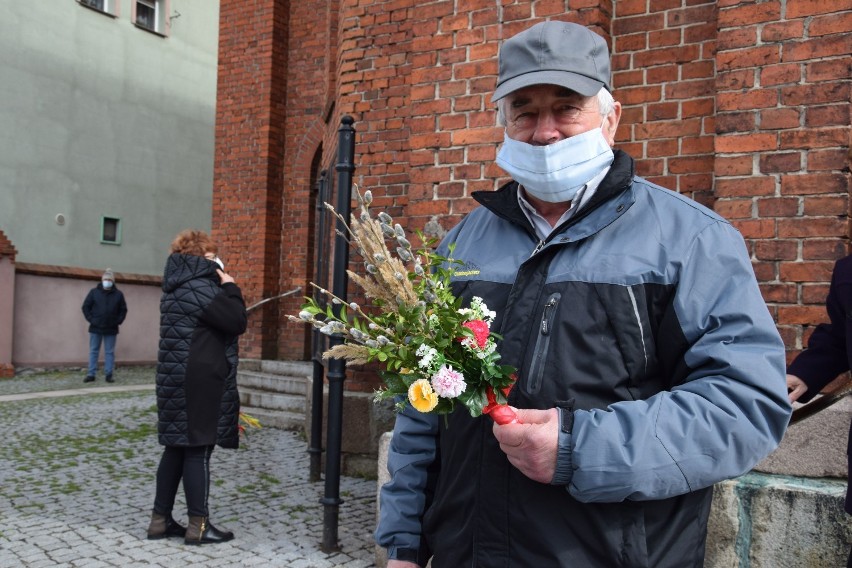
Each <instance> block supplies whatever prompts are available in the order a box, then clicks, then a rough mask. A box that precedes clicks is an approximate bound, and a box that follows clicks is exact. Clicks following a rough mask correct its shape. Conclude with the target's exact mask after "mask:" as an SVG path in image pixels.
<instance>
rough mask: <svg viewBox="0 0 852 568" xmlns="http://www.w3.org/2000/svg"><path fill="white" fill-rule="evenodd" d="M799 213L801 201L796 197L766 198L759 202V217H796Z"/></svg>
mask: <svg viewBox="0 0 852 568" xmlns="http://www.w3.org/2000/svg"><path fill="white" fill-rule="evenodd" d="M798 212H799V200H798V199H796V198H794V197H764V198H760V199H758V200H757V216H758V217H760V218H766V217H794V216H796V215H797V214H798Z"/></svg>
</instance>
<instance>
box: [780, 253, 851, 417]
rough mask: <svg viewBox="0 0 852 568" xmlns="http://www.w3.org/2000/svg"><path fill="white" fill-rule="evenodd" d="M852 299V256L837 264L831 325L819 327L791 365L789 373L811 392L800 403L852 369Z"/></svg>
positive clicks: (829, 304)
mask: <svg viewBox="0 0 852 568" xmlns="http://www.w3.org/2000/svg"><path fill="white" fill-rule="evenodd" d="M848 298H852V257H846V258H845V259H842V260H840V261H838V262H837V263H836V264H835V265H834V271H833V272H832V275H831V285H830V286H829V290H828V298H827V299H826V302H825V307H826V310H827V311H828V318H829V323H823V324H820V325H818V326H817V327H816V329H815V330H814V332H813V334H811V338H810V340H808V348H807V349H806V350H804V351H802V352H801V353H800V354H799V356H798V357H796V359H795V360H794V361H793V362H792V363H791V364H790V367H789V368H788V369H787V372H788V373H790V374H791V375H796V376H797V377H799V378H800V379H802V380H803V381H804V382H805V384H806V385H808V390H807V391H806V392H805V394H803V395H802V396H801V397H800V398H799V402H808V401H809V400H811V399H812V398H813V397H815V396H816V395H817V394H818V393H819V391H821V390H822V389H823V387H825V386H826V385H827V384H828V383H830V382H831V381H833V380H834V379H835V378H837V376H838V375H840V374H841V373H845V372H846V371H848V370H849V353H848V352H847V348H846V341H847V338H846V318H847V316H846V313H847V311H848V310H847V306H846V305H845V304H847V303H849V300H848Z"/></svg>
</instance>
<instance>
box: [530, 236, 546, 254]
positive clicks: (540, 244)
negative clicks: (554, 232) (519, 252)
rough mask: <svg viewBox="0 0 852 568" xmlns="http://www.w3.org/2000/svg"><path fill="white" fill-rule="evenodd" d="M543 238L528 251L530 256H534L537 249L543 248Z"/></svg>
mask: <svg viewBox="0 0 852 568" xmlns="http://www.w3.org/2000/svg"><path fill="white" fill-rule="evenodd" d="M544 243H545V239H542V240H540V241H538V244H537V245H535V248H534V249H533V251H532V252H531V253H530V258H532V257H534V256H535V255H536V253H537V252H538V251H540V250H541V249H543V248H544Z"/></svg>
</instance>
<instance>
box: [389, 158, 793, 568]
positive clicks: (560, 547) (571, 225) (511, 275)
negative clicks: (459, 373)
mask: <svg viewBox="0 0 852 568" xmlns="http://www.w3.org/2000/svg"><path fill="white" fill-rule="evenodd" d="M517 191H518V187H517V184H516V183H510V184H507V185H506V186H504V187H502V188H501V189H499V190H498V191H496V192H480V193H476V194H474V197H475V198H476V199H477V200H478V201H479V202H480V203H481V204H482V207H479V208H477V209H475V210H474V211H472V212H471V213H470V214H469V215H467V216H466V217H465V218H464V219H463V220H462V221H461V223H460V224H459V225H458V226H457V227H455V228H454V229H453V230H452V231H451V232H450V233H449V234H448V235H447V237H446V238H445V240H444V242H443V243H442V251H443V253H444V254H446V250H447V247H448V246H449V245H450V244H451V243H455V250H454V252H453V255H452V256H453V257H454V258H457V259H461V260H462V261H463V262H464V264H463V266H462V267H460V268H459V269H457V271H456V273H455V277H454V283H453V287H454V292H455V293H456V294H457V295H461V296H463V297H464V298H465V300H466V301H469V300H470V298H471V297H473V296H479V297H481V298H483V299H484V301H485V303H486V304H487V305H488V307H489V309H491V310H495V311H496V312H497V318H496V321H495V324H494V327H493V329H494V330H495V331H497V332H498V333H500V334H502V335H503V338H504V339H503V341H502V343H501V345H500V347H499V350H500V353H501V355H502V357H503V359H502V361H501V362H502V363H504V364H510V365H514V366H515V367H517V368H518V369H519V373H518V375H519V379H518V382H517V383H516V385H515V387H514V388H513V390H512V392H511V395H510V398H509V402H510V404H512V405H514V406H516V407H519V408H538V409H547V408H553V407H558V408H561V425H562V430H561V433H560V439H559V457H558V461H557V471H556V476H555V478H554V480H553V482H552V483H551V484H549V485H547V484H541V483H537V482H534V481H532V480H530V479H529V478H527V477H525V476H524V475H523V474H521V473H520V472H519V471H518V470H517V469H515V468H514V467H512V466H511V465H510V464H509V462H508V460H507V459H506V457H505V454H503V452H502V451H500V448H499V446H498V444H497V442H496V440H495V438H494V435H493V433H492V421H491V419H490V418H487V417H480V418H477V419H473V418H471V417H470V416H469V414H467V411H466V410H464V409H463V408H462V407H460V408H459V410H457V412H455V413H454V414H452V415H451V416H450V419H449V421H448V423H447V424H445V423H444V420H442V419H439V418H438V417H436V416H432V415H426V414H421V413H418V412H417V411H414V410H412V409H411V408H410V407H409V408H408V409H407V410H406V411H404V412H403V413H401V414H400V415H399V416H398V417H397V421H396V426H395V430H394V435H393V440H392V442H391V447H390V451H389V455H388V469H389V471H390V473H391V476H392V480H391V482H390V483H388V484H387V485H385V486H384V487H383V488H382V491H381V513H380V521H379V526H378V528H377V530H376V539H377V542H378V543H379V544H380V545H382V546H385V547H387V548H388V551H389V556H390V557H391V558H398V559H403V560H412V561H418V562H420V563H421V564H423V563H425V561H426V559H427V558H429V557H430V556H433V559H432V566H434V567H435V568H447V567H451V568H459V567H472V566H476V567H484V568H494V567H509V566H511V567H539V566H548V567H563V566H564V567H569V566H571V567H576V566H583V567H585V568H588V567H600V568H615V567H619V566H624V567H627V566H630V567H638V566H653V567H655V568H664V567H669V566H671V567H675V566H676V567H687V566H689V567H700V566H702V565H703V558H704V543H705V538H706V530H707V518H708V515H709V510H710V501H711V496H712V485H713V484H714V483H716V482H718V481H721V480H724V479H728V478H732V477H735V476H738V475H741V474H743V473H745V472H747V471H748V470H749V469H751V468H752V467H753V466H754V465H755V464H756V463H757V462H758V461H759V460H760V459H762V458H763V457H765V456H766V455H767V454H768V453H769V452H771V451H772V450H773V449H774V448H775V447H776V446H777V444H778V443H779V441H780V440H781V438H782V436H783V434H784V431H785V428H786V426H787V422H788V420H789V416H790V412H791V408H790V404H789V403H788V401H787V393H786V384H785V378H784V370H785V369H784V366H785V361H784V346H783V343H782V341H781V339H780V337H779V335H778V332H777V331H776V329H775V325H774V323H773V321H772V318H771V317H770V315H769V312H768V310H767V308H766V305H765V303H764V301H763V299H762V297H761V294H760V291H759V289H758V286H757V282H756V280H755V277H754V273H753V270H752V267H751V264H750V261H749V257H748V254H747V252H746V248H745V246H744V243H743V240H742V237H741V236H740V234H739V233H738V232H737V231H736V230H735V229H734V228H733V227H731V225H730V224H729V223H728V222H726V221H725V220H724V219H722V218H721V217H719V216H718V215H716V214H715V213H713V212H712V211H710V210H708V209H706V208H705V207H703V206H701V205H699V204H698V203H695V202H694V201H692V200H690V199H688V198H685V197H682V196H680V195H678V194H677V193H675V192H672V191H669V190H667V189H664V188H661V187H659V186H656V185H654V184H652V183H649V182H648V181H646V180H644V179H642V178H639V177H635V176H634V174H633V161H632V159H631V158H630V157H629V156H627V155H626V154H625V153H623V152H621V151H616V153H615V161H614V162H613V165H612V168H611V170H610V172H609V173H608V174H607V176H606V178H605V179H604V180H603V182H602V183H601V185H600V187H599V188H598V189H597V191H596V193H595V195H594V196H593V197H592V199H591V200H590V202H589V203H588V204H587V205H586V206H585V207H584V208H583V209H581V210H580V211H579V212H578V213H577V214H576V215H575V216H574V217H572V218H571V219H569V220H568V221H566V222H565V223H564V224H563V225H562V226H560V227H558V228H557V229H556V230H555V231H554V232H553V233H552V234H551V235H550V236H549V237H548V238H547V239H546V240H545V241H543V242H539V241H538V239H537V237H536V236H535V232H534V230H533V228H532V227H531V226H530V224H529V222H528V220H527V219H526V217H525V216H524V214H523V213H522V211H521V210H520V207H519V205H518V201H517Z"/></svg>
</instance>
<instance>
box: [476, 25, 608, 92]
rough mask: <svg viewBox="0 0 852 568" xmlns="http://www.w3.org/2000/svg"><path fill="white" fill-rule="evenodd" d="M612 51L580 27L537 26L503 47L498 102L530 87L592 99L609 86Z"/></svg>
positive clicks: (515, 36) (500, 61)
mask: <svg viewBox="0 0 852 568" xmlns="http://www.w3.org/2000/svg"><path fill="white" fill-rule="evenodd" d="M609 81H610V67H609V48H607V45H606V41H604V39H603V38H602V37H601V36H599V35H598V34H596V33H595V32H593V31H591V30H589V29H587V28H585V27H583V26H581V25H578V24H572V23H569V22H558V21H548V22H541V23H538V24H536V25H534V26H532V27H531V28H528V29H526V30H524V31H522V32H520V33H518V34H516V35H514V36H512V37H510V38H509V39H507V40H506V41H505V42H503V45H502V46H501V47H500V57H499V73H498V75H497V89H495V91H494V95H493V96H492V97H491V101H492V102H495V101H497V100H499V99H502V98H503V97H505V96H506V95H508V94H509V93H511V92H513V91H517V90H518V89H522V88H524V87H529V86H530V85H541V84H546V85H559V86H560V87H565V88H567V89H571V90H572V91H576V92H578V93H580V94H581V95H584V96H587V97H590V96H592V95H596V94H597V93H598V91H600V90H601V87H606V89H607V90H608V91H611V90H612V89H611V88H610V85H609Z"/></svg>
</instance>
